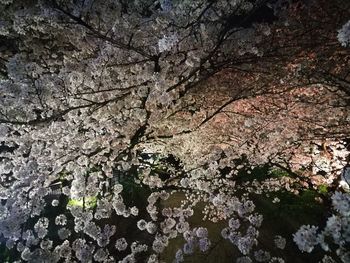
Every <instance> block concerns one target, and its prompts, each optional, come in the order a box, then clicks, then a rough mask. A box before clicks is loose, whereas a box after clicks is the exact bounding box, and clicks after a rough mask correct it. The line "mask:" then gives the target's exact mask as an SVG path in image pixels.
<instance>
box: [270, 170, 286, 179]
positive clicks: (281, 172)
mask: <svg viewBox="0 0 350 263" xmlns="http://www.w3.org/2000/svg"><path fill="white" fill-rule="evenodd" d="M269 175H270V176H271V177H273V178H281V177H285V176H286V177H289V176H290V174H289V173H288V172H287V171H285V170H282V169H280V168H272V169H270V170H269Z"/></svg>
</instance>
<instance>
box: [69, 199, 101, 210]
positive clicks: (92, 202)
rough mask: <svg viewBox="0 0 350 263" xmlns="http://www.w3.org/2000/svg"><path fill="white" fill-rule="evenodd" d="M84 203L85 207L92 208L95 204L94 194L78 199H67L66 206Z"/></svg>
mask: <svg viewBox="0 0 350 263" xmlns="http://www.w3.org/2000/svg"><path fill="white" fill-rule="evenodd" d="M84 203H85V207H87V208H94V207H95V206H96V204H97V197H96V196H87V197H84V198H79V199H69V201H68V204H67V205H68V206H80V207H83V206H84Z"/></svg>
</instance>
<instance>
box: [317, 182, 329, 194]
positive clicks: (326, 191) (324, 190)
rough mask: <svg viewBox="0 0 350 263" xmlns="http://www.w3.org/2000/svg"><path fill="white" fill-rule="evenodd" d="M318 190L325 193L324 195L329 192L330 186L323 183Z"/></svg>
mask: <svg viewBox="0 0 350 263" xmlns="http://www.w3.org/2000/svg"><path fill="white" fill-rule="evenodd" d="M317 190H318V192H319V193H320V194H323V195H326V194H328V187H327V185H325V184H321V185H320V186H319V187H318V189H317Z"/></svg>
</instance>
